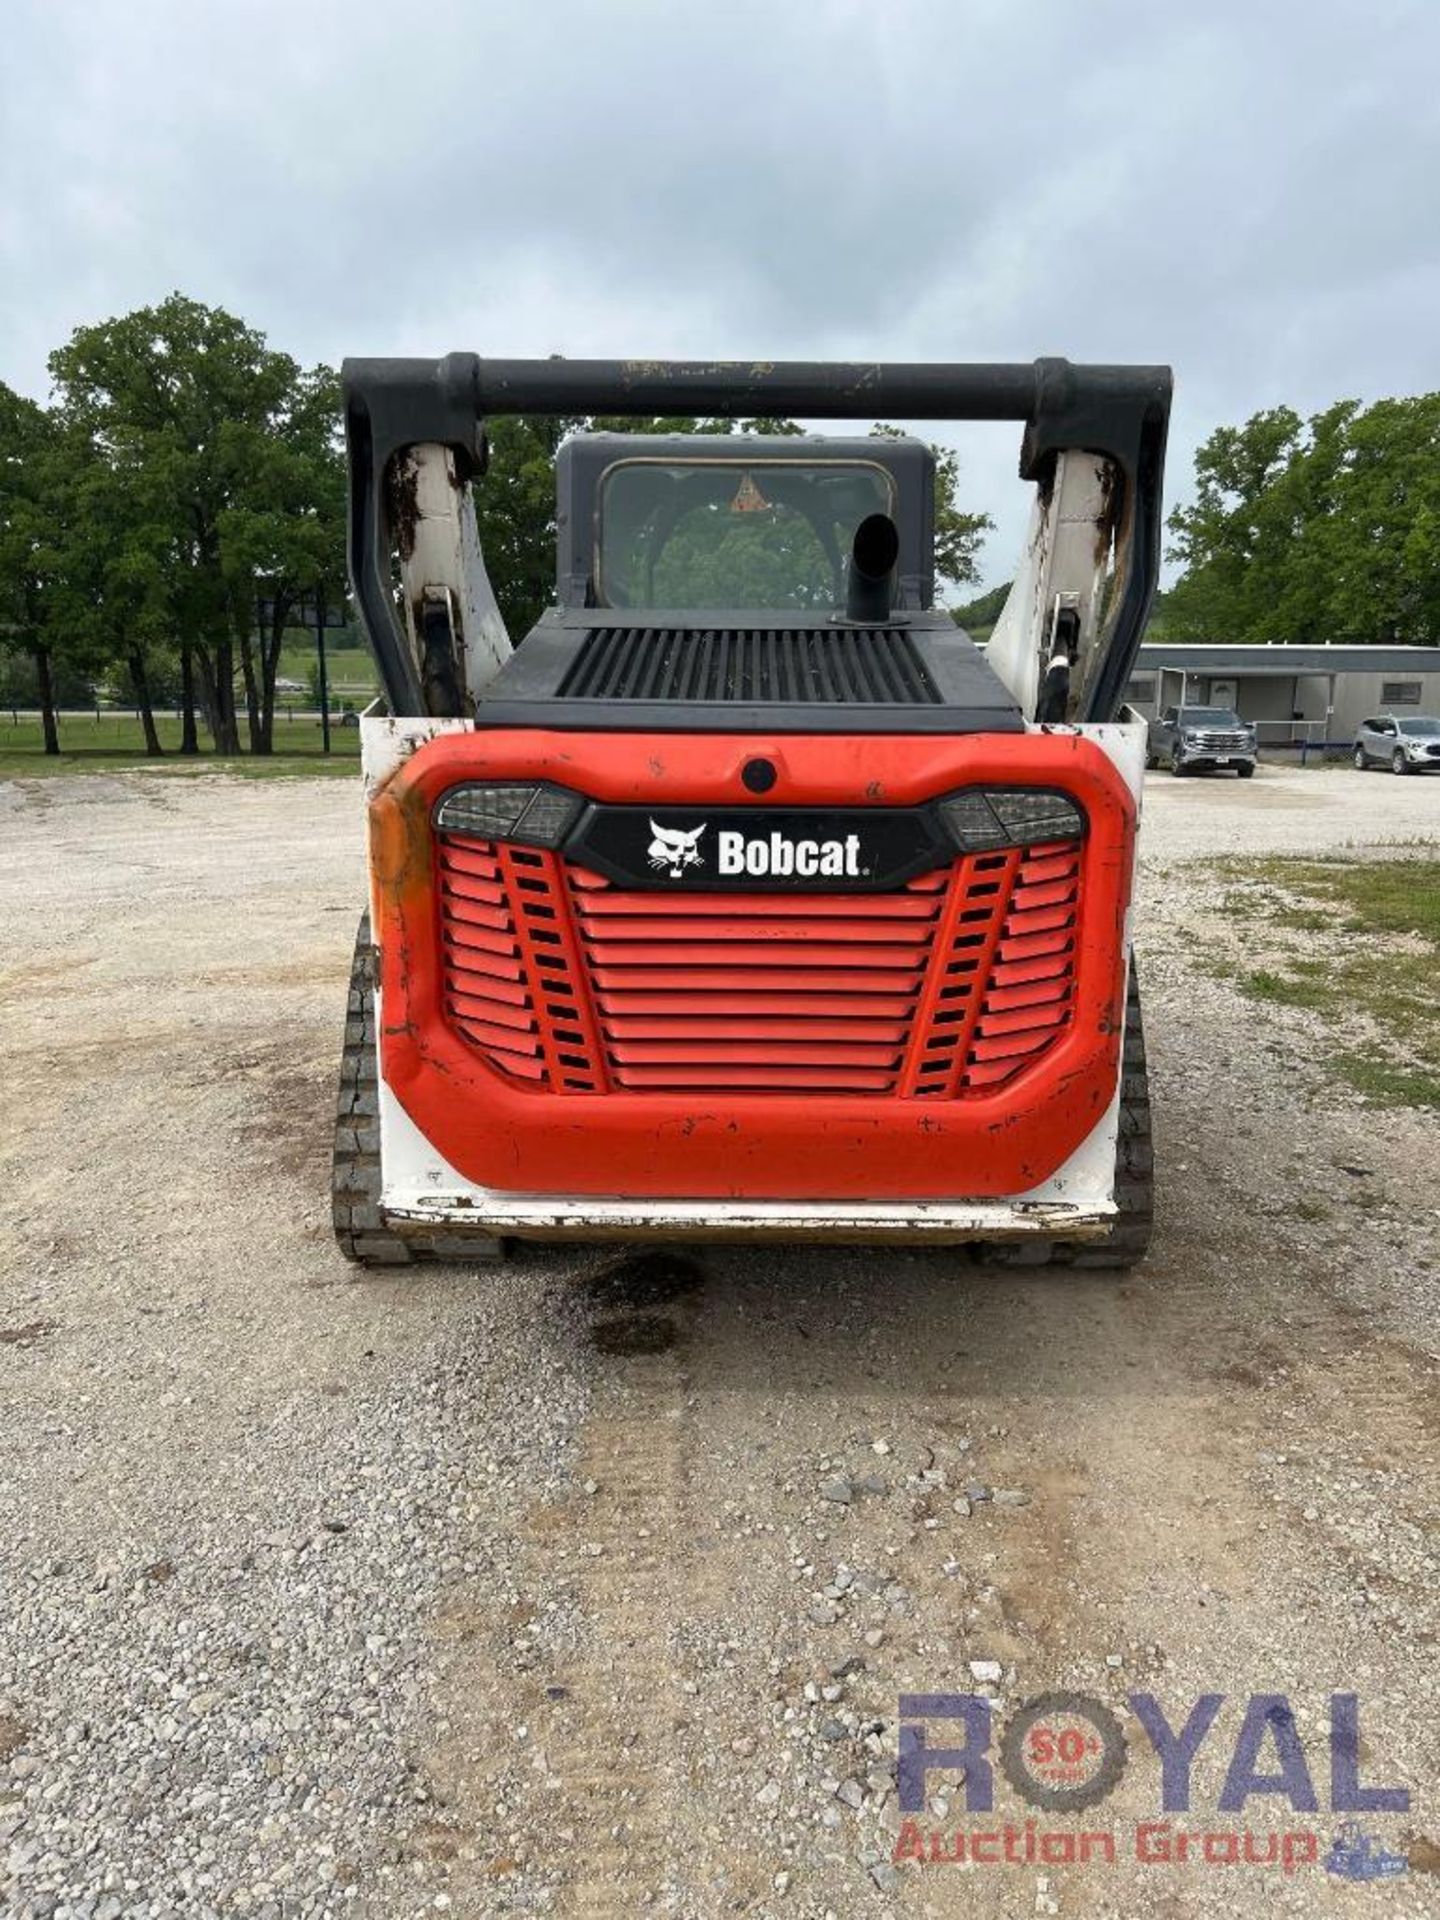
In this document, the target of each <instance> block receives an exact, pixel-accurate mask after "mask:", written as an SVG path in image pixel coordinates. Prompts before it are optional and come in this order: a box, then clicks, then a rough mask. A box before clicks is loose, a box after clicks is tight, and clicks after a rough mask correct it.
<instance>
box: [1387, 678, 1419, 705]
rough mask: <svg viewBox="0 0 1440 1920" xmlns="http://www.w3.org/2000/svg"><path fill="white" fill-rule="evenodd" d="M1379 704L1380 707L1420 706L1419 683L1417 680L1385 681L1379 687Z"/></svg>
mask: <svg viewBox="0 0 1440 1920" xmlns="http://www.w3.org/2000/svg"><path fill="white" fill-rule="evenodd" d="M1380 704H1381V706H1382V707H1418V706H1419V704H1420V682H1419V681H1418V680H1385V681H1382V682H1381V686H1380Z"/></svg>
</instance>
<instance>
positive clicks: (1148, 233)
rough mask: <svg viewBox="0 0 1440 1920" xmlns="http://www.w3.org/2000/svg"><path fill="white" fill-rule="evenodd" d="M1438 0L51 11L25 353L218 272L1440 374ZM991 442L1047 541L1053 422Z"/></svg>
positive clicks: (262, 313)
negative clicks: (1038, 507)
mask: <svg viewBox="0 0 1440 1920" xmlns="http://www.w3.org/2000/svg"><path fill="white" fill-rule="evenodd" d="M1437 56H1440V16H1437V15H1436V13H1435V10H1434V8H1433V7H1431V6H1428V5H1426V4H1425V0H1379V3H1378V4H1371V5H1367V6H1364V7H1361V6H1359V5H1350V4H1341V3H1340V0H1328V4H1326V3H1325V0H1320V3H1319V4H1313V5H1310V6H1306V7H1302V6H1300V5H1299V4H1290V5H1272V6H1270V7H1268V8H1266V7H1263V6H1260V5H1257V4H1254V0H1252V4H1250V5H1240V4H1235V3H1234V0H1218V4H1212V5H1210V6H1208V7H1207V8H1205V9H1204V10H1203V12H1202V11H1197V10H1193V9H1180V8H1173V9H1167V8H1159V7H1155V6H1153V5H1151V6H1148V7H1147V6H1142V5H1139V4H1133V3H1132V0H1126V3H1125V4H1119V0H1091V4H1090V5H1088V6H1083V7H1077V6H1075V5H1074V4H1073V0H1072V4H1069V5H1060V4H1052V3H1051V0H1030V4H1018V3H1016V0H1011V4H1005V3H1004V0H969V3H968V4H963V5H961V4H957V3H956V0H948V4H947V0H901V3H899V4H895V5H892V6H891V7H889V8H877V7H875V6H873V5H869V6H861V5H859V4H856V3H855V0H812V3H811V4H805V5H797V4H794V3H793V0H792V3H791V4H788V5H787V4H785V3H784V0H771V3H770V4H768V5H759V4H755V0H732V3H731V4H729V5H727V6H725V7H721V8H707V9H703V10H702V9H699V8H689V7H685V6H682V5H679V4H676V0H622V3H621V4H616V3H615V0H610V4H603V3H601V0H595V3H594V4H588V3H586V0H552V4H549V5H545V4H537V0H531V3H530V4H529V5H528V6H522V5H518V4H514V0H507V3H506V4H493V3H491V0H486V3H484V4H475V3H474V0H471V4H462V0H434V3H433V4H430V5H427V6H426V7H425V8H423V9H420V8H416V9H413V10H411V11H409V12H407V10H406V9H404V8H397V7H395V6H394V5H393V4H391V5H387V6H380V5H378V4H376V3H375V0H325V3H323V4H318V5H308V6H307V5H302V4H296V0H290V4H288V5H281V4H277V3H276V0H250V3H249V4H245V5H232V6H220V7H196V6H194V5H193V4H191V5H180V4H178V3H177V0H128V3H127V4H125V5H123V6H121V5H117V4H113V0H58V4H57V0H12V5H11V7H10V9H9V10H8V24H7V34H6V47H5V58H4V66H3V70H0V378H4V379H6V380H8V381H10V382H11V383H12V384H15V385H18V386H21V387H23V388H25V389H27V390H29V391H32V392H36V393H43V392H44V390H45V384H46V380H45V370H44V362H45V355H46V353H47V352H48V351H49V349H50V348H51V347H53V346H54V345H56V344H57V343H58V342H59V341H60V340H62V339H63V338H64V337H65V336H66V335H67V334H68V332H69V331H70V329H71V328H72V327H74V326H76V325H78V324H81V323H82V322H85V321H89V320H93V319H96V318H99V317H102V316H104V315H107V314H110V313H116V312H121V311H123V310H125V309H126V308H128V307H131V306H134V305H137V304H141V303H143V302H147V301H150V300H154V299H157V298H159V297H162V296H163V295H164V294H165V293H166V292H167V291H168V290H169V289H171V288H172V287H181V288H183V289H184V290H185V291H186V292H188V293H191V294H194V295H195V296H196V297H198V298H201V299H204V300H209V301H216V302H221V303H223V304H225V305H227V306H230V307H232V308H234V309H235V310H237V311H239V312H240V313H243V314H244V315H245V316H246V317H247V318H249V319H251V320H252V321H254V322H255V323H256V324H258V325H260V326H262V327H264V328H265V329H266V331H267V332H269V334H270V335H271V337H272V338H273V339H274V341H275V342H276V343H277V344H279V345H283V346H285V347H286V348H288V349H289V350H290V351H291V352H293V353H295V354H297V355H298V356H299V357H301V358H302V359H306V360H315V359H321V358H323V359H329V360H336V359H339V358H340V357H341V356H342V355H343V354H345V353H347V352H419V353H428V352H439V351H443V350H445V349H447V348H449V347H452V346H465V347H474V348H476V349H478V350H479V351H481V352H491V353H499V354H528V353H536V354H539V353H547V352H552V351H558V352H565V353H570V354H581V353H596V354H621V353H624V354H631V353H638V354H647V355H648V354H656V355H659V354H692V353H693V354H700V353H703V354H727V353H729V354H739V355H751V354H756V353H761V354H764V355H766V356H768V357H780V356H786V355H794V356H804V357H820V356H824V355H830V354H834V355H847V356H848V355H854V356H857V357H864V358H881V357H883V358H894V359H902V358H930V357H934V358H949V357H953V358H959V359H989V358H1005V359H1009V358H1016V359H1023V358H1029V357H1030V356H1031V355H1033V354H1036V353H1053V352H1060V353H1065V354H1068V355H1070V356H1071V357H1073V358H1081V359H1083V358H1093V359H1128V358H1136V359H1157V360H1169V361H1171V362H1172V363H1173V364H1174V365H1175V368H1176V373H1177V379H1178V383H1179V385H1178V397H1177V412H1176V420H1175V433H1174V441H1173V451H1172V470H1171V492H1172V494H1173V493H1175V492H1177V491H1179V490H1182V489H1183V487H1184V484H1185V482H1186V480H1187V478H1188V474H1189V467H1190V459H1191V455H1192V453H1193V449H1194V445H1195V443H1196V441H1197V440H1198V439H1199V438H1201V437H1203V435H1204V434H1205V433H1206V432H1207V431H1208V430H1209V429H1210V427H1211V426H1213V425H1214V424H1215V423H1216V422H1217V421H1219V420H1233V419H1238V418H1241V417H1243V416H1244V415H1246V414H1248V413H1249V412H1251V411H1253V410H1254V409H1255V408H1257V407H1260V406H1265V405H1271V404H1274V403H1276V402H1278V401H1280V400H1288V401H1291V402H1292V403H1293V404H1296V405H1298V406H1300V407H1301V408H1310V407H1319V406H1321V405H1323V404H1325V403H1326V402H1328V401H1329V400H1331V399H1333V398H1335V397H1337V396H1338V395H1341V394H1355V395H1359V396H1361V397H1366V398H1368V397H1374V396H1375V395H1378V394H1380V393H1384V392H1396V391H1401V392H1403V391H1419V390H1423V389H1426V388H1429V387H1433V386H1434V385H1435V384H1436V377H1435V372H1434V348H1433V337H1434V325H1435V314H1436V311H1437V296H1440V256H1437V252H1436V248H1435V238H1436V234H1435V224H1436V222H1435V212H1434V207H1435V187H1434V182H1435V179H1436V177H1437V172H1440V165H1437V163H1440V108H1437V104H1436V95H1435V91H1434V88H1433V85H1432V84H1431V82H1432V79H1433V75H1434V73H1435V71H1436V70H1437V65H1440V59H1437ZM935 431H936V433H937V435H938V436H940V437H944V436H945V435H946V434H947V433H951V434H953V437H954V440H955V443H956V444H957V445H959V446H960V448H961V452H962V457H963V460H964V470H965V474H966V481H967V492H969V493H971V494H972V495H973V496H974V498H975V500H976V503H977V504H985V505H989V506H990V507H991V510H992V511H994V512H995V514H996V517H997V520H998V521H999V522H1000V529H999V532H998V533H997V535H996V536H995V537H994V538H992V540H991V542H990V543H989V547H988V550H987V554H986V572H987V575H988V577H989V578H990V579H992V580H993V579H1001V578H1004V577H1005V576H1006V575H1007V573H1008V571H1009V568H1010V565H1011V562H1012V559H1013V553H1014V550H1015V547H1016V545H1017V544H1018V540H1019V537H1020V532H1021V527H1022V519H1021V515H1022V512H1023V493H1022V490H1021V489H1020V487H1019V485H1018V483H1017V482H1016V481H1015V479H1014V463H1015V454H1016V449H1017V444H1018V436H1017V435H1016V434H1014V433H1013V432H1010V431H1009V430H1006V431H1004V432H1001V431H998V430H996V429H994V428H986V429H984V430H977V431H976V432H975V433H974V434H969V433H966V432H963V431H961V432H958V433H957V432H954V430H946V429H936V430H935Z"/></svg>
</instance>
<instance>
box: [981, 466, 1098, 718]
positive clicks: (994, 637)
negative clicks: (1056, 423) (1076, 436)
mask: <svg viewBox="0 0 1440 1920" xmlns="http://www.w3.org/2000/svg"><path fill="white" fill-rule="evenodd" d="M1110 499H1111V481H1110V471H1109V467H1108V465H1107V463H1106V462H1105V461H1103V460H1098V459H1096V458H1095V456H1094V455H1093V454H1087V453H1062V454H1060V455H1058V456H1057V458H1056V461H1055V481H1054V485H1053V486H1052V488H1051V490H1050V493H1049V495H1048V497H1047V496H1042V495H1040V494H1038V493H1037V495H1036V497H1035V502H1034V505H1033V506H1032V508H1031V510H1030V531H1029V533H1028V534H1027V536H1026V539H1025V551H1024V554H1023V556H1022V558H1021V562H1020V567H1019V570H1018V572H1017V573H1016V575H1015V584H1014V585H1013V586H1012V587H1011V589H1010V593H1009V596H1008V597H1007V599H1006V601H1005V605H1004V607H1003V609H1002V610H1001V614H1000V618H999V620H997V621H996V623H995V631H994V632H993V633H992V634H991V636H990V644H989V645H988V646H987V647H986V649H985V659H986V662H987V663H988V665H989V666H990V667H992V668H993V669H994V671H995V673H996V675H997V676H998V677H999V679H1000V680H1001V681H1002V682H1003V683H1004V685H1005V686H1006V687H1008V689H1009V690H1010V692H1011V693H1012V694H1013V695H1014V697H1015V700H1016V703H1017V704H1018V706H1019V708H1020V711H1021V712H1022V713H1026V714H1033V713H1034V712H1035V708H1036V702H1037V701H1038V699H1039V695H1040V683H1041V680H1042V679H1043V677H1044V674H1045V667H1046V663H1047V658H1048V653H1049V647H1050V643H1051V640H1052V637H1053V634H1054V629H1055V614H1056V611H1057V609H1059V608H1062V607H1064V608H1072V609H1073V610H1074V612H1075V613H1076V615H1077V617H1078V621H1079V633H1078V652H1077V655H1076V662H1075V670H1074V672H1073V674H1072V676H1071V690H1072V694H1073V693H1074V692H1076V691H1078V689H1079V687H1080V686H1081V684H1082V683H1083V682H1084V680H1085V678H1086V677H1087V676H1086V668H1087V666H1088V664H1089V661H1090V657H1091V654H1092V651H1093V642H1094V638H1095V633H1096V629H1097V626H1098V622H1099V612H1100V594H1101V588H1102V587H1103V585H1104V581H1105V569H1106V565H1107V563H1108V560H1109V554H1110V544H1111V538H1112V533H1111V528H1110V525H1109V514H1110ZM1070 711H1072V712H1073V711H1074V709H1073V707H1072V708H1071V709H1070Z"/></svg>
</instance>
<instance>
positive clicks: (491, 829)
mask: <svg viewBox="0 0 1440 1920" xmlns="http://www.w3.org/2000/svg"><path fill="white" fill-rule="evenodd" d="M584 807H585V801H584V800H583V799H582V798H581V796H580V795H579V794H578V793H571V792H570V790H569V789H568V788H567V787H552V786H550V785H549V784H548V783H547V782H540V783H535V782H529V783H527V784H525V785H523V786H522V785H509V784H507V785H504V786H493V787H488V786H478V785H469V784H467V785H465V786H463V787H451V789H450V791H449V792H448V793H446V794H443V795H442V796H441V798H440V800H439V802H438V804H437V805H436V808H435V825H436V826H437V827H438V828H439V829H440V831H441V832H442V833H469V834H474V835H476V836H477V838H479V839H482V840H513V841H516V842H518V843H519V844H520V845H521V846H524V847H558V846H559V844H560V842H561V841H562V840H563V839H564V838H565V836H566V834H567V833H568V832H569V831H570V829H571V827H573V826H574V824H575V822H576V820H578V819H579V817H580V814H581V813H582V812H583V810H584Z"/></svg>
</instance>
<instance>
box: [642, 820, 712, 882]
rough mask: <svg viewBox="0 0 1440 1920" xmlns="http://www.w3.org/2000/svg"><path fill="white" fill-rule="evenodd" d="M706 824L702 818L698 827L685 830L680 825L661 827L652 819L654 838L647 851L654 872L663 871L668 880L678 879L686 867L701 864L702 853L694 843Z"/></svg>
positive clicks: (651, 825)
mask: <svg viewBox="0 0 1440 1920" xmlns="http://www.w3.org/2000/svg"><path fill="white" fill-rule="evenodd" d="M707 824H708V823H707V822H706V821H704V820H702V821H701V822H700V824H699V826H698V827H691V828H690V830H689V831H688V832H686V831H684V830H683V829H681V828H680V827H662V826H661V825H660V824H659V822H658V821H655V820H652V821H651V822H650V831H651V833H652V834H653V835H654V838H653V839H652V840H651V842H650V845H649V847H648V849H647V852H648V854H649V857H650V864H651V866H652V867H654V868H655V870H656V872H657V873H663V874H664V875H665V876H666V877H667V878H668V879H670V880H678V879H679V878H680V876H681V874H682V873H684V871H685V869H686V868H687V867H699V866H703V865H704V864H705V860H704V855H703V854H702V853H701V851H700V849H699V847H698V846H697V845H696V844H695V843H696V841H698V840H699V838H700V836H701V834H702V833H704V831H705V828H706V825H707Z"/></svg>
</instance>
